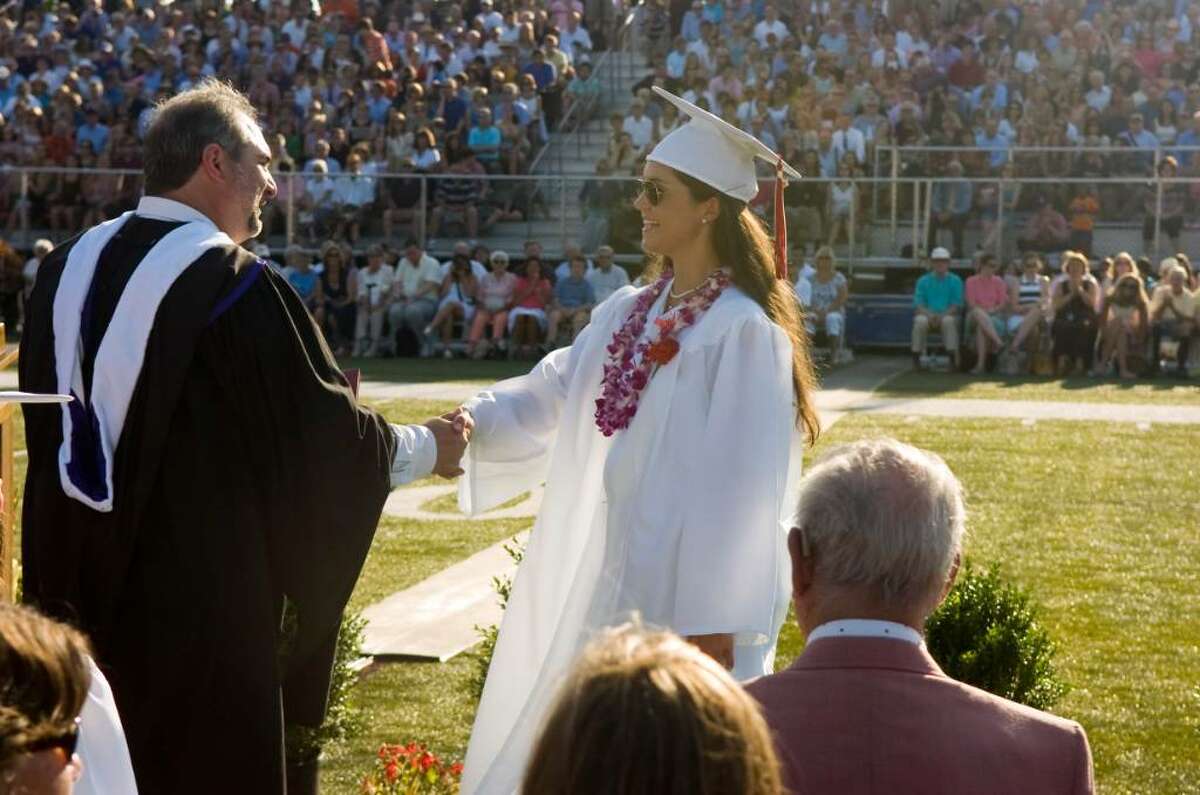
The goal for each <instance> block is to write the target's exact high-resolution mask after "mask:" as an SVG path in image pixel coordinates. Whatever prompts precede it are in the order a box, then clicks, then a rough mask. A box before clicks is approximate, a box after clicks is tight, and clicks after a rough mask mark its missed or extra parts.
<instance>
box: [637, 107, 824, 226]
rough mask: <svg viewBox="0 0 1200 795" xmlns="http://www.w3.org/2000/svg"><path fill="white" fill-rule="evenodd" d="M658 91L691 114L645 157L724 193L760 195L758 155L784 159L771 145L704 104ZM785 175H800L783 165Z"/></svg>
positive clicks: (775, 160)
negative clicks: (713, 111) (702, 105)
mask: <svg viewBox="0 0 1200 795" xmlns="http://www.w3.org/2000/svg"><path fill="white" fill-rule="evenodd" d="M653 88H654V91H655V92H656V93H657V94H658V95H659V96H660V97H662V98H663V99H665V100H667V101H668V102H670V103H671V104H673V105H675V106H676V107H677V108H679V111H680V112H681V113H683V114H684V115H685V116H688V117H690V118H691V121H690V122H688V123H687V124H683V125H681V126H679V127H678V128H676V129H675V130H674V131H673V132H671V133H670V134H669V135H668V136H667V137H666V138H663V139H662V141H660V142H659V144H658V146H656V147H654V150H653V151H652V152H650V154H649V156H647V158H646V159H647V160H651V161H653V162H655V163H659V164H661V165H664V166H668V167H670V168H673V169H675V170H676V171H680V172H682V173H684V174H687V175H688V176H689V177H693V178H695V179H698V180H700V181H701V182H703V183H704V184H705V185H708V186H710V187H713V188H716V189H717V190H718V191H720V192H721V193H724V194H726V195H728V196H732V197H733V198H735V199H741V200H742V201H744V202H748V201H750V200H751V199H753V198H754V197H755V196H757V195H758V176H757V174H756V172H755V169H754V161H755V158H761V159H763V160H765V161H767V162H768V163H770V164H771V166H772V167H776V166H777V164H778V163H780V162H781V159H780V157H779V155H777V154H775V152H774V151H772V150H771V148H770V147H769V146H767V145H766V144H764V143H763V142H762V141H760V140H758V139H757V138H755V137H754V136H753V135H750V134H749V133H746V132H743V131H742V130H739V129H738V128H737V127H734V126H733V125H732V124H729V123H728V122H725V121H722V120H721V119H720V118H719V117H717V116H714V115H713V114H711V113H709V112H708V111H706V110H704V109H703V108H698V107H696V106H695V105H693V104H692V103H690V102H688V101H687V100H685V99H680V98H679V97H677V96H675V95H674V94H672V93H671V92H670V91H666V90H664V89H662V88H660V87H658V86H653ZM783 170H784V173H785V174H786V175H787V176H788V177H791V178H793V179H800V172H799V171H797V170H796V169H794V168H792V167H791V166H789V165H788V164H787V163H784V164H783Z"/></svg>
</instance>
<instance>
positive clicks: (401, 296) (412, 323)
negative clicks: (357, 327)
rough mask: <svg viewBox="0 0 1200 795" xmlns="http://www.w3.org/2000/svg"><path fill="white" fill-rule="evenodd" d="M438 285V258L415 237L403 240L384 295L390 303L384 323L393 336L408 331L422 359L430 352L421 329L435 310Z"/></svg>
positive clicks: (394, 337) (440, 277) (440, 283)
mask: <svg viewBox="0 0 1200 795" xmlns="http://www.w3.org/2000/svg"><path fill="white" fill-rule="evenodd" d="M381 253H382V252H381ZM441 286H442V276H441V266H440V265H438V261H437V260H436V259H434V258H433V257H431V256H429V255H428V254H426V253H425V251H424V250H422V248H421V247H420V245H418V244H417V241H416V240H413V239H411V238H410V239H409V240H406V241H405V242H404V256H402V257H401V258H400V261H399V262H397V263H396V278H395V283H394V285H393V287H392V293H391V295H390V296H389V299H388V300H389V301H390V303H391V306H390V307H389V309H388V312H387V317H388V325H389V326H390V327H391V330H392V339H393V340H395V339H396V337H397V335H398V334H399V333H400V332H401V331H403V330H405V329H407V330H408V331H411V332H412V333H413V335H414V336H415V337H416V340H417V352H418V355H419V356H420V357H421V358H422V359H427V358H429V357H430V356H432V355H433V349H432V348H431V347H430V344H429V339H428V336H427V334H426V331H425V329H426V327H427V326H428V325H429V321H430V320H432V319H433V316H434V315H435V314H436V313H437V305H438V291H439V290H440V289H441Z"/></svg>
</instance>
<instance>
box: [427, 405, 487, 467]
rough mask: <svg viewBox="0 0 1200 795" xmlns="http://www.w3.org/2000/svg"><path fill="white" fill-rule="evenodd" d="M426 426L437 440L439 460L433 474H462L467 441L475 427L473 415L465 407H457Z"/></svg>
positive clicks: (430, 421)
mask: <svg viewBox="0 0 1200 795" xmlns="http://www.w3.org/2000/svg"><path fill="white" fill-rule="evenodd" d="M425 427H426V428H428V429H429V430H430V431H432V432H433V438H434V441H435V442H437V462H436V463H435V464H434V466H433V474H435V475H438V476H440V477H443V478H456V477H458V476H459V475H462V474H463V469H462V466H461V463H462V457H463V453H465V452H466V450H467V442H468V441H470V439H471V431H472V429H474V427H475V423H474V421H473V420H472V419H471V415H470V414H469V413H466V412H464V411H463V409H455V410H454V411H453V412H451V413H450V414H446V415H444V416H442V417H438V418H437V419H432V420H429V422H427V423H425Z"/></svg>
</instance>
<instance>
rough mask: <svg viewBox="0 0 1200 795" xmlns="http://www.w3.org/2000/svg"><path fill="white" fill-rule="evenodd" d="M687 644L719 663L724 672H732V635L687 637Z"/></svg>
mask: <svg viewBox="0 0 1200 795" xmlns="http://www.w3.org/2000/svg"><path fill="white" fill-rule="evenodd" d="M687 642H688V643H690V644H692V645H693V646H695V647H696V648H697V649H699V650H700V651H702V652H704V653H705V654H707V655H708V656H709V657H712V658H713V659H714V660H716V661H717V662H719V663H720V664H721V665H722V666H723V667H724V668H725V669H726V670H730V671H732V670H733V635H730V634H727V633H726V634H721V635H689V636H688V638H687Z"/></svg>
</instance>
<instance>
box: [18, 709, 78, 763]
mask: <svg viewBox="0 0 1200 795" xmlns="http://www.w3.org/2000/svg"><path fill="white" fill-rule="evenodd" d="M79 723H80V719H79V718H76V719H75V721H74V722H73V723H72V724H71V728H70V729H68V730H67V731H65V732H63V733H62V734H55V735H52V736H50V737H43V738H42V739H40V740H37V741H36V742H32V743H30V744H29V745H28V746H26V748H25V750H26V751H28V752H29V753H31V754H33V753H37V752H38V751H50V750H53V749H55V748H58V749H61V750H62V752H63V754H64V755H65V756H66V758H67V761H68V762H69V761H71V757H72V756H74V755H75V747H76V746H77V745H79Z"/></svg>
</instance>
